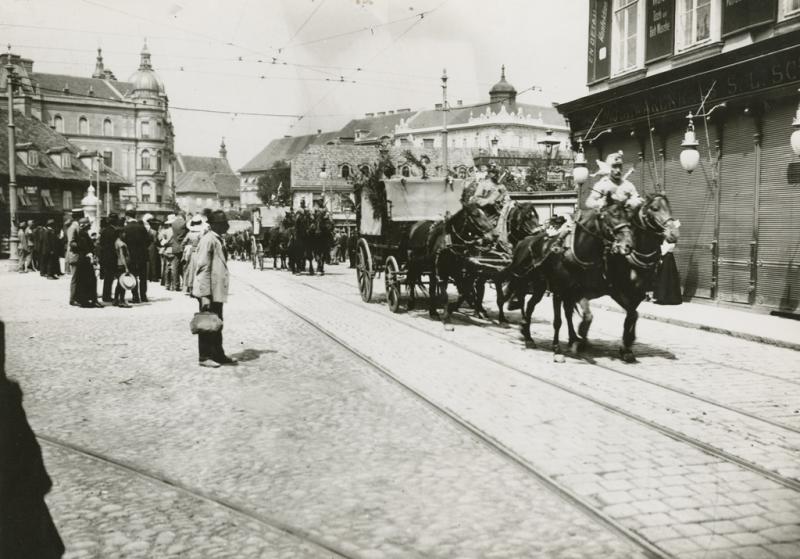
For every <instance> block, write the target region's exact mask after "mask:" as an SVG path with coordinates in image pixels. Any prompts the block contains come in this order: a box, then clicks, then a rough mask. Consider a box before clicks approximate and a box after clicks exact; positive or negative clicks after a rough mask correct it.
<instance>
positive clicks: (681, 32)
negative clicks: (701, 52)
mask: <svg viewBox="0 0 800 559" xmlns="http://www.w3.org/2000/svg"><path fill="white" fill-rule="evenodd" d="M676 20H677V23H678V25H677V30H676V37H675V40H676V42H677V44H678V50H681V49H686V48H689V47H692V46H694V45H696V44H698V43H702V42H704V41H706V40H708V39H710V38H711V0H680V1H679V2H678V6H677V13H676Z"/></svg>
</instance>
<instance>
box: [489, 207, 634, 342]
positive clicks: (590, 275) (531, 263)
mask: <svg viewBox="0 0 800 559" xmlns="http://www.w3.org/2000/svg"><path fill="white" fill-rule="evenodd" d="M553 243H554V240H553V239H551V238H549V237H548V236H547V235H546V234H545V233H544V232H541V233H537V234H534V235H531V236H529V237H526V238H525V239H524V240H523V241H522V242H520V243H519V244H518V245H517V246H516V248H515V249H514V252H513V256H512V261H511V264H509V265H508V266H507V267H506V268H505V269H503V270H502V271H501V272H500V273H499V274H498V276H497V278H496V279H497V281H498V283H502V282H505V281H508V282H509V285H508V289H507V290H504V289H502V288H498V290H497V295H498V297H497V306H498V308H502V305H503V304H504V303H505V301H506V300H507V299H508V297H509V294H510V293H512V292H514V291H517V293H518V295H522V297H521V300H524V295H525V294H530V295H531V299H530V300H529V301H528V304H527V305H526V306H525V309H524V311H523V321H522V325H521V331H522V335H523V337H524V339H525V344H526V346H527V347H533V345H534V343H533V339H532V338H531V334H530V324H531V315H532V314H533V310H534V308H535V307H536V305H537V304H538V303H539V301H541V299H542V297H543V296H544V293H545V291H546V290H547V289H548V288H549V289H550V291H551V292H553V294H554V303H553V304H554V305H555V304H556V298H557V297H559V299H558V300H559V301H567V302H569V301H577V300H578V299H579V297H578V296H576V295H574V293H576V291H580V293H586V292H587V290H589V289H594V290H595V291H603V290H604V289H605V279H604V268H605V266H606V262H607V260H608V258H607V256H606V253H607V252H611V253H613V254H630V252H631V249H632V246H633V234H632V231H631V226H630V224H629V222H628V216H627V214H626V213H625V210H624V209H623V208H621V207H619V206H618V205H616V204H612V205H610V206H608V207H606V208H604V209H602V210H588V211H583V212H581V214H580V215H579V217H578V218H577V219H576V221H575V229H574V231H573V232H572V233H571V234H570V235H569V236H568V238H567V240H566V243H567V244H568V248H567V250H566V251H564V252H555V251H553V250H552V245H553ZM521 291H525V292H527V293H520V292H521ZM565 306H566V305H565ZM560 329H561V314H560V312H559V313H556V314H555V315H554V318H553V331H554V333H553V351H554V353H555V354H556V355H560V354H561V348H560V342H559V331H560Z"/></svg>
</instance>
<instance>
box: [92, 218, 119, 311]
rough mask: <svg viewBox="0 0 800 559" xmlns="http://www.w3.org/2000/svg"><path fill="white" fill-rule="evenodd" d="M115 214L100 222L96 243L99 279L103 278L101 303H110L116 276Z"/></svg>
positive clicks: (116, 231) (116, 234) (116, 219)
mask: <svg viewBox="0 0 800 559" xmlns="http://www.w3.org/2000/svg"><path fill="white" fill-rule="evenodd" d="M117 222H118V216H117V214H109V216H108V218H103V219H101V220H100V241H99V242H98V248H97V255H98V259H99V260H100V277H101V278H103V297H102V299H103V301H104V302H106V303H110V302H112V301H113V299H112V298H111V287H112V286H113V285H114V278H115V277H116V275H117V254H116V251H115V250H114V241H115V239H116V238H117V237H118V236H119V231H118V230H117Z"/></svg>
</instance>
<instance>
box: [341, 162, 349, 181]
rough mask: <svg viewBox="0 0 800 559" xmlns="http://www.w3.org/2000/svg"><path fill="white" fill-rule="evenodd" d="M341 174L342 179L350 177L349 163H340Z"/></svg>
mask: <svg viewBox="0 0 800 559" xmlns="http://www.w3.org/2000/svg"><path fill="white" fill-rule="evenodd" d="M341 175H342V178H343V179H349V178H350V165H348V164H347V163H345V164H344V165H342V171H341Z"/></svg>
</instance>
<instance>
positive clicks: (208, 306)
mask: <svg viewBox="0 0 800 559" xmlns="http://www.w3.org/2000/svg"><path fill="white" fill-rule="evenodd" d="M208 226H209V231H207V232H206V233H205V235H203V236H202V237H201V238H200V242H199V243H198V245H197V254H196V255H195V256H196V258H197V263H196V265H197V267H196V271H195V278H194V284H193V285H192V295H193V296H194V297H196V298H197V299H198V300H199V302H200V310H201V311H211V312H213V313H214V314H216V315H217V316H219V318H220V319H221V320H224V318H223V316H222V308H223V305H224V304H225V303H226V302H227V301H228V282H229V281H230V275H229V272H228V264H227V260H228V254H227V252H226V251H225V245H224V244H223V241H222V236H223V235H224V234H225V232H226V231H228V219H227V218H226V217H225V212H223V211H222V210H214V211H213V212H211V215H209V218H208ZM197 348H198V358H199V364H200V366H201V367H219V366H220V365H235V364H236V363H237V360H236V359H234V358H232V357H229V356H227V355H225V350H224V349H223V348H222V330H221V329H220V331H219V332H214V333H199V334H198V335H197Z"/></svg>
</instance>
